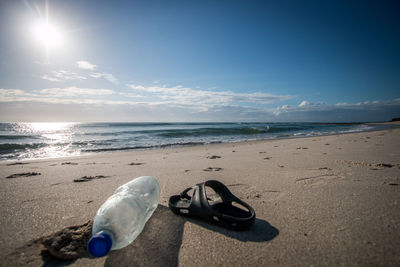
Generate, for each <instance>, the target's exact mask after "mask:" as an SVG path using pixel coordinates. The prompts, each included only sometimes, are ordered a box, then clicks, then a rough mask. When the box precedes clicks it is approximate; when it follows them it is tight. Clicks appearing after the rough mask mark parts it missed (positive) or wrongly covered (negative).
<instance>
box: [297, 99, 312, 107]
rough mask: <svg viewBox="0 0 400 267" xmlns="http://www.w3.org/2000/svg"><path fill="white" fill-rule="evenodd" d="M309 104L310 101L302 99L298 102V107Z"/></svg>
mask: <svg viewBox="0 0 400 267" xmlns="http://www.w3.org/2000/svg"><path fill="white" fill-rule="evenodd" d="M309 104H310V102H308V101H305V100H304V101H303V102H301V103H300V104H299V107H304V106H307V105H309Z"/></svg>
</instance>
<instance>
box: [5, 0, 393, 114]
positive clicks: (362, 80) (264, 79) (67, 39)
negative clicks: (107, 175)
mask: <svg viewBox="0 0 400 267" xmlns="http://www.w3.org/2000/svg"><path fill="white" fill-rule="evenodd" d="M46 10H47V12H46ZM46 14H47V15H46ZM398 14H400V4H399V2H398V1H161V0H160V1H84V0H83V1H82V0H80V1H78V0H76V1H74V0H69V1H61V0H52V1H50V0H49V1H33V0H32V1H30V0H25V1H22V0H21V1H18V0H13V1H11V0H10V1H7V0H5V1H1V3H0V34H1V36H0V120H1V121H376V120H389V119H391V118H392V117H400V90H399V85H400V50H399V47H400V16H399V15H398ZM46 18H47V21H48V23H49V25H52V26H51V27H53V28H52V29H54V30H53V31H52V32H50V36H44V37H43V35H40V36H38V33H37V30H34V29H37V28H34V27H36V26H35V25H36V24H37V23H38V21H46ZM39 27H40V26H39ZM39 31H40V29H39ZM54 36H56V37H54ZM43 38H44V39H43ZM52 38H53V39H52ZM54 38H56V39H57V40H55V39H54Z"/></svg>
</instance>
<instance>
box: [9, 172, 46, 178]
mask: <svg viewBox="0 0 400 267" xmlns="http://www.w3.org/2000/svg"><path fill="white" fill-rule="evenodd" d="M36 175H41V173H40V172H24V173H15V174H12V175H9V176H7V177H6V178H18V177H29V176H36Z"/></svg>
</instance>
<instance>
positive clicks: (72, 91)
mask: <svg viewBox="0 0 400 267" xmlns="http://www.w3.org/2000/svg"><path fill="white" fill-rule="evenodd" d="M36 92H39V93H41V94H45V95H51V96H81V95H111V94H114V91H112V90H109V89H90V88H79V87H75V86H71V87H65V88H48V89H42V90H38V91H36Z"/></svg>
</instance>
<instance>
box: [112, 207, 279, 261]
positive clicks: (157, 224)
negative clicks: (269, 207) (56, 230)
mask: <svg viewBox="0 0 400 267" xmlns="http://www.w3.org/2000/svg"><path fill="white" fill-rule="evenodd" d="M186 221H189V222H191V223H194V224H197V225H199V226H201V227H204V228H206V229H209V230H211V231H214V232H218V233H220V234H223V235H225V236H228V237H230V238H234V239H237V240H240V241H242V242H248V241H250V242H267V241H270V240H272V239H274V238H275V237H276V236H277V235H278V234H279V231H278V229H276V228H275V227H273V226H271V225H270V224H269V223H268V222H266V221H264V220H261V219H256V221H255V222H254V224H253V225H252V226H251V227H250V229H248V230H247V231H243V232H235V231H230V230H227V229H224V228H221V227H218V226H215V225H211V224H208V223H206V222H202V221H200V220H195V219H190V218H184V217H181V216H178V215H175V214H174V213H172V212H171V211H170V210H169V209H168V207H165V206H162V205H159V206H158V208H157V210H156V211H155V212H154V214H153V216H152V217H151V219H150V220H149V221H148V222H147V224H146V226H145V228H144V229H143V232H142V233H141V234H140V235H139V237H138V238H137V239H136V240H135V241H134V242H133V243H132V244H130V245H129V246H127V247H125V248H123V249H120V250H115V251H111V252H110V253H109V255H108V256H107V259H106V262H105V266H177V265H178V259H179V249H180V247H181V244H182V238H183V227H184V224H185V222H186Z"/></svg>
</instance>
